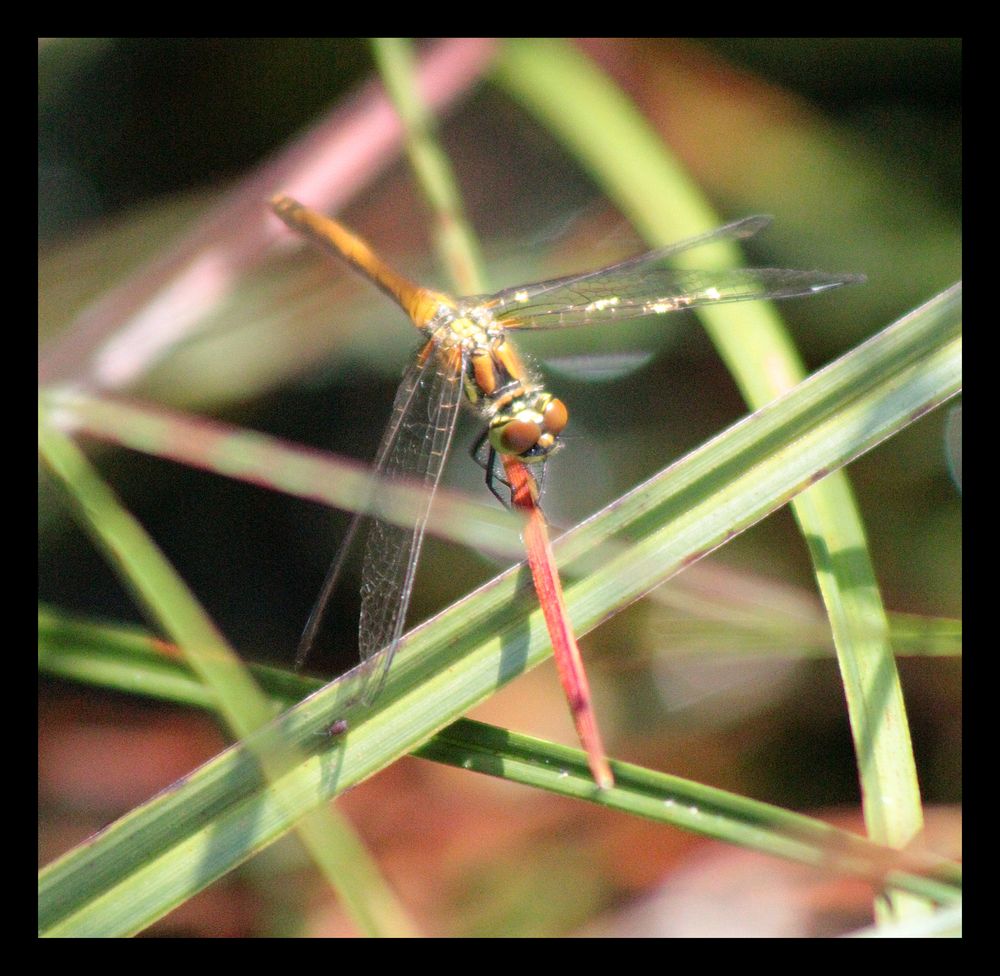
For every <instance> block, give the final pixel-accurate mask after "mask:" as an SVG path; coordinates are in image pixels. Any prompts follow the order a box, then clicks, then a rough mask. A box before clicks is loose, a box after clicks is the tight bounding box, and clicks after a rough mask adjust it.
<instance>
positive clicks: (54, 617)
mask: <svg viewBox="0 0 1000 976" xmlns="http://www.w3.org/2000/svg"><path fill="white" fill-rule="evenodd" d="M43 634H44V636H43V642H44V644H45V645H46V653H45V667H46V670H49V671H52V672H53V673H64V671H65V667H64V662H65V660H67V659H68V660H70V661H72V659H73V658H74V656H75V655H76V653H77V651H76V649H75V648H76V645H79V644H87V645H89V644H92V643H93V641H94V640H95V639H103V640H106V641H108V642H109V644H112V645H115V646H116V647H117V650H109V651H108V652H107V657H108V658H109V659H110V658H111V657H112V656H114V658H115V660H114V661H113V663H111V665H110V667H109V669H108V671H107V672H106V674H108V675H110V674H111V673H112V672H113V671H114V670H117V671H118V672H120V674H121V680H120V681H114V680H113V681H112V683H113V684H114V685H115V686H118V687H122V686H123V685H124V684H126V683H127V682H129V681H131V680H134V678H130V677H128V676H127V673H128V672H129V671H132V672H135V671H137V670H138V671H139V673H140V674H141V675H142V676H144V677H145V678H146V680H147V681H148V683H149V684H150V685H154V686H155V685H156V684H157V683H158V682H159V681H160V680H161V678H162V674H163V671H164V669H165V667H166V668H171V669H173V670H174V671H175V672H176V679H177V683H179V682H180V681H182V680H183V679H184V675H185V673H186V674H187V676H188V680H189V682H190V685H191V693H192V696H197V688H198V682H197V680H196V679H195V678H194V676H193V675H191V673H190V669H188V668H187V667H186V666H185V664H184V663H183V661H181V660H179V659H176V658H175V659H173V660H170V661H168V662H167V663H166V665H160V666H158V665H157V663H156V662H155V661H153V660H151V659H150V647H146V648H144V647H142V643H141V640H140V638H139V635H138V634H137V633H135V631H134V630H132V629H123V630H122V631H121V632H120V633H118V634H116V633H115V629H114V628H110V627H101V626H95V625H92V624H90V623H88V622H86V621H79V620H72V619H68V618H65V617H61V616H60V615H58V614H54V613H52V612H47V613H45V614H44V616H43ZM147 643H148V644H150V645H151V644H152V640H151V638H148V637H147ZM130 659H131V660H130ZM253 672H254V675H255V677H257V679H258V680H259V681H260V682H261V684H262V686H264V687H268V688H269V689H271V692H272V694H273V696H274V699H275V701H276V702H283V703H284V704H287V705H291V704H293V703H294V702H296V701H297V700H298V699H299V698H300V697H302V695H303V694H304V693H306V692H308V691H310V690H313V689H315V688H316V687H317V686H318V682H316V681H315V680H313V679H309V678H303V677H299V676H292V675H287V674H285V675H282V674H281V673H279V672H276V671H275V670H274V669H268V668H260V667H255V668H253ZM205 704H206V707H209V708H210V707H211V704H210V703H207V702H206V703H205ZM348 734H350V733H348ZM336 754H337V747H336V746H335V747H334V749H333V750H332V752H331V753H330V759H329V761H330V762H331V765H335V758H334V757H336ZM414 755H417V756H421V757H423V758H426V759H431V760H433V761H436V762H442V763H446V764H449V765H452V766H455V767H457V768H461V769H467V770H473V771H476V772H481V773H486V774H488V775H494V776H499V775H502V776H504V777H505V778H507V779H510V780H512V781H515V782H519V783H524V784H526V785H531V786H535V787H539V788H542V789H546V790H549V791H551V792H554V793H559V794H561V795H564V796H573V797H578V798H587V797H591V798H593V797H594V791H593V785H592V783H591V781H590V773H589V769H588V767H587V764H586V761H585V760H584V758H583V757H582V755H581V753H580V752H579V750H577V749H572V748H568V747H566V746H561V745H556V744H554V743H549V742H542V741H540V740H538V739H535V738H532V737H530V736H525V735H519V734H516V733H512V732H509V731H507V730H504V729H498V728H495V727H492V726H488V725H484V724H482V723H480V722H472V721H469V720H465V719H460V720H458V721H456V722H454V723H452V724H451V725H449V726H448V727H446V728H445V729H443V730H442V731H441V732H439V733H438V734H437V735H435V736H434V737H433V738H432V739H431V740H430V741H429V742H427V743H426V744H425V745H423V746H421V747H420V748H419V749H417V750H416V751H415V752H414ZM227 757H228V754H227V755H226V756H222V757H219V759H218V760H216V762H218V763H225V762H226V760H227ZM616 776H617V778H618V787H617V789H616V790H614V791H613V793H612V794H610V795H608V796H604V795H602V796H601V800H602V802H605V801H606V802H607V805H608V806H612V807H615V808H617V809H620V810H622V811H623V812H628V813H631V814H633V815H636V816H642V817H645V818H648V819H652V820H656V821H659V822H663V823H669V824H672V825H674V826H678V827H681V828H683V829H685V830H689V831H692V832H694V833H698V834H702V835H704V836H706V837H712V838H714V839H718V840H723V841H726V842H728V843H734V844H739V845H741V846H744V847H748V848H751V849H753V850H756V851H761V852H764V853H768V854H771V855H773V856H776V857H782V858H785V859H789V860H793V861H796V862H799V863H805V864H810V865H813V866H816V867H822V868H825V869H828V870H832V871H835V872H838V873H844V874H848V875H852V876H861V877H864V878H866V879H868V880H870V881H871V882H873V883H874V884H876V885H878V886H882V885H885V884H891V885H893V886H897V887H899V888H901V889H902V890H906V891H908V892H912V893H914V894H920V895H922V896H925V897H928V898H931V899H933V900H936V901H940V902H944V903H947V902H953V901H954V900H955V898H956V897H957V895H958V891H959V890H960V887H961V871H960V870H959V869H958V868H957V867H956V866H955V865H952V864H949V863H947V862H944V861H940V860H935V859H919V858H911V859H909V860H906V859H902V858H900V857H899V856H898V855H896V854H893V853H891V852H889V851H886V850H885V849H884V848H879V847H878V846H876V845H873V844H871V843H869V842H867V841H864V840H862V839H861V838H859V837H856V836H855V835H852V834H850V833H849V832H847V831H843V830H839V829H837V828H835V827H831V826H829V825H827V824H824V823H822V822H820V821H817V820H815V819H813V818H810V817H805V816H802V815H800V814H796V813H791V812H789V811H785V810H781V809H779V808H777V807H774V806H771V805H769V804H765V803H760V802H758V801H755V800H749V799H746V798H742V797H738V796H735V795H733V794H731V793H727V792H726V791H723V790H718V789H714V788H712V787H708V786H704V785H702V784H699V783H692V782H690V781H688V780H684V779H681V778H680V777H676V776H668V775H665V774H662V773H657V772H654V771H652V770H646V769H641V768H639V767H636V766H632V765H629V764H627V763H616ZM188 789H189V787H188V786H187V785H184V786H179V787H178V788H177V791H178V792H180V791H183V790H188ZM261 799H262V802H263V796H262V798H261ZM155 802H156V801H154V804H155ZM223 816H224V815H223ZM262 819H264V818H263V817H262ZM215 827H216V829H220V830H221V829H224V824H223V823H222V822H220V821H218V820H217V821H216V822H215Z"/></svg>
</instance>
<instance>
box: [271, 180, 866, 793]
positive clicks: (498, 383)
mask: <svg viewBox="0 0 1000 976" xmlns="http://www.w3.org/2000/svg"><path fill="white" fill-rule="evenodd" d="M271 206H272V207H273V209H274V212H275V213H276V214H277V215H278V216H279V217H280V218H281V219H282V220H283V221H284V222H285V223H286V224H287V225H288V226H289V227H291V228H292V229H293V230H296V231H298V232H300V233H302V234H304V235H305V236H306V237H308V238H309V239H310V240H311V241H313V242H314V243H316V244H318V245H319V246H321V247H322V248H324V249H325V250H327V251H331V252H332V253H333V254H335V255H336V256H337V257H339V258H341V259H342V260H344V261H346V262H347V263H348V264H350V265H352V266H353V267H354V268H356V269H357V270H359V271H360V272H361V273H362V274H364V275H365V276H366V277H367V278H368V279H369V280H371V281H372V282H373V283H374V284H376V285H377V286H378V287H379V288H381V289H382V290H383V291H384V292H386V294H388V295H389V296H390V297H391V298H392V299H393V300H394V301H396V303H397V304H399V305H400V306H401V307H402V309H403V310H404V311H405V312H406V314H407V315H408V316H409V317H410V320H411V321H412V322H413V324H414V325H415V326H416V327H417V329H418V330H419V331H420V332H421V334H422V335H423V344H422V345H421V347H420V349H419V351H418V352H417V354H416V357H415V358H414V360H413V362H412V363H411V365H410V366H409V367H408V368H407V370H406V372H405V374H404V375H403V381H402V383H401V384H400V386H399V389H398V391H397V392H396V399H395V402H394V403H393V408H392V416H391V418H390V420H389V425H388V427H387V428H386V430H385V433H384V434H383V435H382V442H381V444H380V446H379V449H378V453H377V454H376V457H375V472H376V474H377V475H378V476H379V477H380V478H386V479H393V478H406V479H407V480H408V481H410V482H416V483H417V484H422V485H423V486H424V488H425V489H426V495H425V497H426V500H425V502H424V503H423V504H422V507H421V510H420V512H419V514H418V516H417V518H416V520H415V521H414V523H413V525H411V526H409V527H405V528H404V527H401V526H398V525H394V524H393V523H391V522H388V521H386V520H384V519H382V518H379V517H375V519H374V522H373V525H372V528H371V532H370V534H369V536H368V540H367V543H366V547H365V555H364V565H363V569H362V583H361V619H360V626H359V637H358V642H359V646H360V651H361V656H362V659H363V661H365V662H366V663H367V666H368V674H367V676H366V684H365V688H366V690H365V699H366V700H367V701H371V700H372V699H373V698H374V697H375V696H376V695H377V694H378V692H379V690H380V689H381V687H382V685H383V683H384V681H385V678H386V675H387V673H388V669H389V665H390V664H391V662H392V658H393V654H394V653H395V650H396V647H397V645H398V644H399V639H400V637H401V635H402V633H403V626H404V623H405V621H406V611H407V608H408V606H409V603H410V596H411V593H412V589H413V580H414V577H415V575H416V569H417V560H418V558H419V556H420V545H421V542H422V541H423V536H424V528H425V526H426V523H427V517H428V515H429V513H430V507H431V502H432V500H433V496H434V492H435V489H436V488H437V485H438V482H439V480H440V478H441V472H442V470H443V468H444V463H445V459H446V458H447V456H448V451H449V449H450V447H451V441H452V436H453V434H454V432H455V423H456V420H457V418H458V409H459V405H460V403H461V402H462V399H463V397H464V399H465V401H466V402H467V403H468V404H469V405H470V406H471V407H472V408H473V409H474V410H475V411H476V412H477V413H478V414H479V416H480V417H481V418H482V421H483V425H484V430H483V433H482V436H481V437H480V439H479V441H478V442H477V453H479V449H481V450H482V451H483V452H485V462H484V467H485V469H486V483H487V485H488V486H489V488H490V490H491V491H493V493H494V494H496V495H497V497H500V495H499V492H498V490H497V488H496V485H497V483H498V482H502V483H503V484H506V485H508V486H509V487H510V489H511V503H512V505H513V506H514V507H515V508H516V509H518V510H520V511H522V512H524V513H525V514H526V515H527V516H528V522H527V528H526V532H525V540H526V542H527V543H528V556H529V564H530V565H531V570H532V574H533V577H534V580H535V586H536V589H537V591H538V594H539V599H540V601H541V603H542V608H543V610H544V613H545V618H546V624H547V626H548V629H549V633H550V636H551V638H552V641H553V648H554V651H555V654H556V661H557V664H558V666H559V673H560V678H561V680H562V683H563V688H564V690H565V691H566V694H567V698H568V699H569V703H570V709H571V711H572V713H573V718H574V722H575V723H576V728H577V733H578V735H579V737H580V740H581V742H582V744H583V746H584V748H585V749H586V751H587V756H588V761H589V763H590V768H591V771H592V773H593V775H594V779H595V781H596V782H597V784H598V785H599V786H601V787H602V788H607V787H610V786H611V785H613V782H614V779H613V776H612V774H611V769H610V767H609V765H608V761H607V759H606V757H605V752H604V747H603V745H602V743H601V740H600V734H599V732H598V729H597V723H596V721H595V719H594V715H593V709H592V707H591V703H590V691H589V688H588V685H587V678H586V674H585V673H584V671H583V665H582V662H581V659H580V654H579V650H578V648H577V647H576V640H575V638H574V637H573V632H572V628H571V627H570V626H569V623H568V619H567V617H566V612H565V607H564V605H563V601H562V588H561V585H560V583H559V576H558V573H557V572H556V569H555V564H554V560H553V559H552V554H551V548H550V547H549V544H548V537H547V534H546V532H545V525H544V521H543V520H542V517H541V510H540V509H539V508H538V504H537V502H538V493H537V486H536V484H535V479H534V478H533V477H532V475H531V472H530V469H529V467H528V466H530V465H533V464H538V463H540V462H542V461H544V460H545V459H546V458H548V457H549V456H550V455H551V454H552V453H553V452H554V451H555V450H557V449H558V447H559V446H560V441H559V437H560V435H561V434H562V432H563V429H564V428H565V427H566V424H567V422H568V420H569V412H568V410H567V409H566V406H565V404H563V402H562V401H561V400H559V399H557V398H556V397H555V396H553V395H552V394H551V393H549V392H548V391H547V390H546V389H545V386H544V384H543V383H542V381H541V379H540V378H539V377H538V376H537V375H535V374H534V373H533V372H532V371H531V370H529V369H528V368H527V367H526V366H525V365H524V364H523V363H522V361H521V359H520V358H519V356H518V354H517V352H516V351H515V349H514V346H513V344H512V342H511V340H510V338H509V337H508V335H507V333H508V332H509V331H512V330H517V329H561V328H569V327H574V326H581V325H594V326H600V325H607V324H614V323H615V322H620V321H623V320H625V319H633V318H638V317H640V316H651V315H664V314H667V313H669V312H674V311H677V310H679V309H687V308H694V307H696V306H699V305H717V304H721V303H723V302H740V301H748V300H751V299H775V298H795V297H800V296H805V295H814V294H816V293H818V292H822V291H826V290H827V289H829V288H835V287H837V286H838V285H845V284H850V283H853V282H858V281H861V280H863V279H862V278H861V277H860V276H858V275H834V274H824V273H822V272H818V271H791V270H785V269H777V268H734V269H730V270H722V271H689V270H679V269H676V268H671V267H669V266H668V264H667V261H668V260H669V259H671V258H674V257H676V256H677V255H679V254H682V253H684V252H686V251H689V250H691V249H692V248H695V247H700V246H702V245H705V244H709V243H712V242H716V241H723V240H739V239H742V238H746V237H749V236H751V235H752V234H755V233H756V232H757V231H758V230H760V229H761V228H762V227H764V226H765V225H766V224H767V223H768V218H766V217H748V218H746V219H744V220H738V221H735V222H734V223H731V224H727V225H725V226H724V227H720V228H718V229H717V230H713V231H709V232H708V233H706V234H701V235H699V236H698V237H693V238H690V239H688V240H684V241H681V242H679V243H677V244H672V245H670V246H668V247H664V248H660V249H658V250H655V251H649V252H648V253H646V254H641V255H639V256H638V257H634V258H630V259H629V260H627V261H622V262H620V263H618V264H614V265H611V266H610V267H606V268H601V269H599V270H597V271H590V272H586V273H583V274H575V275H567V276H565V277H562V278H553V279H551V280H549V281H541V282H538V283H536V284H529V285H519V286H517V287H514V288H505V289H504V290H503V291H499V292H497V293H496V294H494V295H479V296H474V297H471V298H454V297H452V296H451V295H447V294H445V293H444V292H439V291H435V290H433V289H430V288H423V287H421V286H419V285H417V284H415V283H413V282H411V281H409V280H408V279H407V278H405V277H403V276H402V275H400V274H398V273H397V272H396V271H394V270H393V269H392V268H390V267H389V266H388V265H387V264H385V262H383V261H382V260H381V259H380V258H379V257H378V256H377V255H376V254H375V252H374V251H373V250H372V249H371V248H370V247H369V246H368V245H367V244H366V243H365V242H364V241H362V240H361V239H360V238H359V237H357V236H356V235H354V234H353V233H351V231H349V230H348V229H347V228H346V227H344V226H343V225H342V224H339V223H337V221H335V220H331V219H330V218H328V217H324V216H323V215H321V214H318V213H315V212H314V211H312V210H309V209H307V208H306V207H304V206H302V204H300V203H297V202H296V201H295V200H292V199H291V198H289V197H286V196H281V195H279V196H276V197H275V198H274V199H273V200H272V201H271ZM498 460H499V462H500V464H502V466H503V469H504V472H505V477H504V476H500V475H499V474H498ZM501 501H502V499H501ZM358 525H359V520H358V518H355V520H354V522H353V523H352V525H351V528H350V530H349V532H348V536H347V538H346V539H345V542H344V544H343V546H342V548H341V553H340V555H339V556H338V558H337V559H336V560H334V562H333V565H332V566H331V567H330V571H329V573H328V574H327V577H326V580H325V582H324V584H323V588H322V590H321V591H320V595H319V598H318V599H317V601H316V606H315V607H314V609H313V611H312V614H311V615H310V617H309V621H308V623H307V624H306V628H305V631H304V632H303V635H302V641H301V643H300V647H299V653H298V658H297V663H299V664H301V663H302V661H303V660H304V658H305V656H306V654H307V653H308V652H309V649H310V647H311V646H312V643H313V641H314V639H315V637H316V633H317V630H318V628H319V625H320V621H321V619H322V616H323V612H324V610H325V607H326V604H327V602H328V600H329V598H330V595H331V593H332V592H333V588H334V586H335V584H336V582H337V578H338V577H339V575H340V572H341V570H342V568H343V566H344V563H345V560H346V555H347V551H348V550H349V548H350V544H351V542H352V541H353V539H354V536H355V534H356V533H357V530H358Z"/></svg>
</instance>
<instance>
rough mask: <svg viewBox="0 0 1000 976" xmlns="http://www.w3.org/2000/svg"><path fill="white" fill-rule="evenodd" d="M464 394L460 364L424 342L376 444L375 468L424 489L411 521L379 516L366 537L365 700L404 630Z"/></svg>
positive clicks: (363, 606) (361, 636) (362, 623)
mask: <svg viewBox="0 0 1000 976" xmlns="http://www.w3.org/2000/svg"><path fill="white" fill-rule="evenodd" d="M461 395H462V374H461V370H460V369H459V368H451V367H449V366H448V365H446V364H444V363H442V362H441V361H440V359H439V357H438V354H437V351H436V350H435V349H433V348H430V349H426V350H425V358H424V361H423V362H419V361H418V362H417V363H415V364H414V365H413V366H411V367H410V369H409V370H407V372H406V375H405V376H404V377H403V382H402V384H401V385H400V387H399V390H398V391H397V393H396V400H395V402H394V404H393V410H392V418H391V419H390V421H389V426H388V428H387V429H386V433H385V435H384V437H383V442H382V447H381V448H380V449H379V456H378V458H377V468H378V470H379V472H380V474H381V476H382V477H383V478H385V479H388V480H392V479H394V478H403V479H405V480H407V481H408V482H410V483H411V484H413V483H415V484H418V485H420V484H422V485H423V487H424V489H425V492H424V500H423V501H422V503H421V508H420V510H419V511H418V513H417V515H416V518H415V520H414V522H413V524H412V525H411V526H408V527H403V526H399V525H396V524H394V523H393V522H389V521H387V520H385V519H383V518H381V517H376V518H375V519H374V520H373V523H372V527H371V530H370V532H369V535H368V541H367V542H366V544H365V556H364V564H363V569H362V582H361V619H360V625H359V634H358V643H359V647H360V651H361V658H362V661H364V662H367V663H368V667H369V675H368V678H367V680H366V689H365V695H364V697H365V700H366V701H369V702H370V701H372V700H373V699H374V698H375V696H376V695H377V694H378V692H379V691H380V690H381V687H382V684H383V683H384V681H385V676H386V674H387V673H388V669H389V665H390V664H391V662H392V658H393V655H394V654H395V651H396V645H397V644H398V643H399V638H400V636H401V635H402V633H403V625H404V624H405V622H406V611H407V608H408V607H409V604H410V595H411V593H412V591H413V580H414V577H415V576H416V570H417V560H418V558H419V556H420V545H421V543H422V542H423V537H424V529H425V527H426V524H427V517H428V515H429V514H430V508H431V503H432V501H433V498H434V492H435V490H436V488H437V485H438V482H439V481H440V479H441V472H442V470H443V468H444V463H445V460H446V458H447V456H448V451H449V449H450V447H451V440H452V435H453V434H454V432H455V423H456V421H457V418H458V410H459V404H460V401H461Z"/></svg>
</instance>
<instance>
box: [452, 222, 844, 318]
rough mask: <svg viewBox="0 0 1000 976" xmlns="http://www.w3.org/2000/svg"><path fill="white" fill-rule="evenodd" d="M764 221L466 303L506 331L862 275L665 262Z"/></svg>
mask: <svg viewBox="0 0 1000 976" xmlns="http://www.w3.org/2000/svg"><path fill="white" fill-rule="evenodd" d="M769 219H770V218H767V217H747V218H745V219H744V220H740V221H736V222H735V223H732V224H727V225H726V226H724V227H720V228H718V229H717V230H713V231H709V232H708V233H706V234H701V235H699V236H698V237H692V238H688V239H687V240H684V241H680V242H678V243H676V244H671V245H669V246H668V247H663V248H659V249H658V250H655V251H649V252H647V253H646V254H640V255H639V256H638V257H634V258H629V259H628V260H627V261H622V262H620V263H619V264H613V265H611V266H610V267H606V268H601V269H599V270H597V271H590V272H587V273H586V274H579V275H569V276H566V277H563V278H553V279H551V280H549V281H540V282H538V283H536V284H533V285H522V286H519V287H516V288H507V289H505V290H504V291H501V292H498V293H497V294H496V295H493V296H488V297H481V298H478V299H469V300H467V301H468V302H470V303H471V304H477V303H478V304H483V305H486V306H487V307H488V308H489V309H490V310H491V311H492V312H493V315H494V317H495V318H496V319H497V320H498V321H499V322H500V323H501V324H502V325H503V326H504V327H505V328H509V329H518V328H520V329H557V328H567V327H571V326H578V325H586V324H588V323H591V322H594V321H600V322H602V323H604V324H606V323H607V322H609V321H614V320H625V319H634V318H638V317H640V316H645V315H663V314H666V313H667V312H674V311H677V310H678V309H684V308H694V307H696V306H699V305H709V304H721V303H723V302H742V301H749V300H752V299H779V298H795V297H800V296H805V295H812V294H815V293H816V292H820V291H825V290H826V289H828V288H835V287H837V286H838V285H846V284H852V283H856V282H860V281H863V280H864V278H863V276H861V275H851V274H827V273H825V272H821V271H794V270H788V269H784V268H733V269H729V270H720V271H686V270H680V269H677V268H670V267H667V266H666V264H665V262H666V261H667V260H668V259H670V258H673V257H676V256H677V255H678V254H681V253H683V252H685V251H689V250H692V249H693V248H695V247H701V246H702V245H704V244H709V243H712V242H715V241H722V240H737V239H742V238H746V237H749V236H751V235H752V234H755V233H756V232H757V231H758V230H760V228H761V227H763V226H765V225H766V224H767V223H768V222H769Z"/></svg>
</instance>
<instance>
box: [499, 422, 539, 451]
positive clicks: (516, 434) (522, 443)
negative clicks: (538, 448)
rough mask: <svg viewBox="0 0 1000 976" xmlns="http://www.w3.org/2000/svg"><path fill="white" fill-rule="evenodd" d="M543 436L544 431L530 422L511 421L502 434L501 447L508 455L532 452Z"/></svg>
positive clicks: (505, 425)
mask: <svg viewBox="0 0 1000 976" xmlns="http://www.w3.org/2000/svg"><path fill="white" fill-rule="evenodd" d="M541 436H542V429H541V428H540V427H539V426H538V424H535V423H532V422H531V421H530V420H511V421H509V422H508V423H506V424H504V427H503V430H502V431H501V432H500V446H501V448H502V449H503V451H504V453H506V454H524V453H525V452H526V451H530V450H531V449H532V448H533V447H534V446H535V445H536V444H537V443H538V438H539V437H541Z"/></svg>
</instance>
